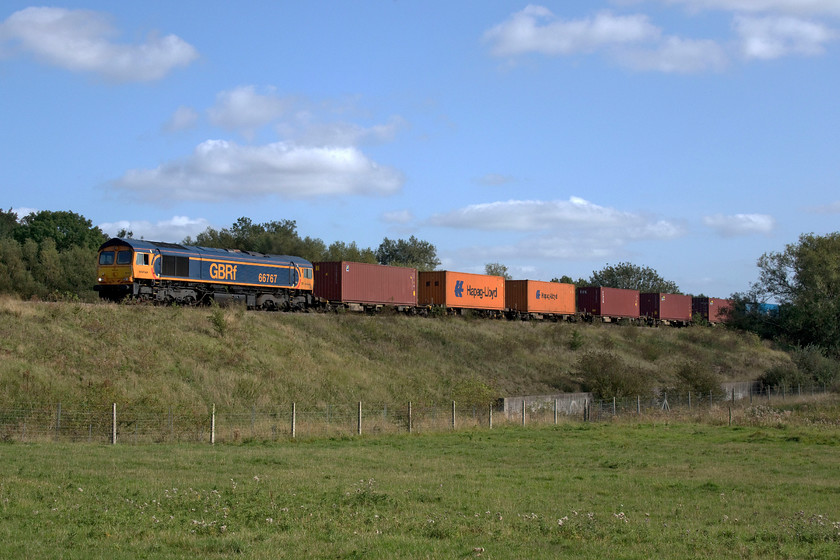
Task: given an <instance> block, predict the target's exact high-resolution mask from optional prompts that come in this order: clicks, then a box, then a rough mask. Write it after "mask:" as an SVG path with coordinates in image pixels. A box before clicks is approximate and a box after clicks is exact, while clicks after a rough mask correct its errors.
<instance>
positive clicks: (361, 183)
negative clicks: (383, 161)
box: [111, 140, 404, 201]
mask: <svg viewBox="0 0 840 560" xmlns="http://www.w3.org/2000/svg"><path fill="white" fill-rule="evenodd" d="M403 182H404V179H403V177H402V174H401V173H399V172H398V171H397V170H395V169H392V168H390V167H385V166H381V165H379V164H377V163H376V162H374V161H371V160H370V159H368V158H367V157H366V156H365V155H364V154H363V153H362V152H361V151H359V150H358V149H356V148H352V147H338V148H312V147H305V146H298V145H295V144H290V143H285V142H276V143H273V144H266V145H262V146H240V145H238V144H235V143H233V142H227V141H224V140H208V141H205V142H203V143H201V144H199V145H198V146H197V147H196V149H195V151H194V152H193V154H192V155H190V156H189V157H187V158H185V159H182V160H178V161H173V162H169V163H165V164H163V165H160V166H158V167H157V168H155V169H135V170H130V171H128V172H126V173H125V174H124V175H123V176H122V177H121V178H119V179H117V180H115V181H113V182H112V183H111V187H112V188H114V189H117V190H121V191H126V192H128V193H130V194H132V195H134V196H135V197H137V198H141V199H146V200H155V201H166V200H167V199H171V200H203V201H222V200H228V199H232V198H241V197H262V196H268V195H277V196H280V197H283V198H294V199H303V198H314V197H318V196H340V195H388V194H393V193H395V192H397V191H398V190H400V189H401V188H402V185H403Z"/></svg>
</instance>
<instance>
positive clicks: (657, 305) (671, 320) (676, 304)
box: [639, 292, 692, 325]
mask: <svg viewBox="0 0 840 560" xmlns="http://www.w3.org/2000/svg"><path fill="white" fill-rule="evenodd" d="M691 300H692V298H691V296H686V295H682V294H663V293H661V292H646V293H643V294H639V314H640V315H641V316H642V317H644V318H645V319H647V321H648V322H650V323H653V324H658V323H665V324H676V325H687V324H688V323H690V322H691Z"/></svg>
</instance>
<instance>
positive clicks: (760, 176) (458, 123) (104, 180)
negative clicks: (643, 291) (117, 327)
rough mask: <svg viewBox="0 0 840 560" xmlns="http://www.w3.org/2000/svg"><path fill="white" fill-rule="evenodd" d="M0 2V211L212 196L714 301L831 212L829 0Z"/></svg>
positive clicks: (187, 208) (170, 217)
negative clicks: (633, 276)
mask: <svg viewBox="0 0 840 560" xmlns="http://www.w3.org/2000/svg"><path fill="white" fill-rule="evenodd" d="M2 10H3V11H2V12H0V123H1V125H0V150H2V157H0V189H2V196H0V205H2V207H3V209H8V208H13V209H15V210H16V211H18V212H19V214H21V215H23V214H25V213H28V212H29V211H31V210H72V211H74V212H77V213H80V214H82V215H84V216H85V217H87V218H89V219H90V220H92V221H93V223H94V224H96V225H99V226H100V227H101V228H102V229H103V230H104V231H106V233H109V234H115V233H116V231H117V230H119V229H120V228H123V227H125V228H128V229H130V230H132V231H133V232H134V234H135V236H136V237H140V236H142V237H144V238H146V239H152V240H162V241H180V240H181V239H183V238H184V237H185V236H188V235H189V236H194V235H195V234H197V233H199V232H201V231H203V230H204V229H205V228H206V227H208V226H212V227H215V228H221V227H228V226H230V225H231V224H232V223H233V222H234V221H235V220H236V219H237V218H238V217H240V216H247V217H249V218H251V219H252V220H254V221H255V222H265V221H270V220H280V219H291V220H295V221H296V222H297V225H298V231H299V233H300V234H301V235H303V236H312V237H319V238H321V239H323V240H324V241H325V242H326V243H327V244H329V243H331V242H333V241H336V240H340V241H345V242H350V241H356V242H357V243H359V244H360V245H361V246H370V247H373V248H376V247H377V246H378V245H379V243H380V242H381V241H382V239H383V238H384V237H389V238H392V239H393V238H407V237H408V236H410V235H416V236H417V237H419V238H421V239H425V240H428V241H430V242H432V243H434V244H435V245H436V246H437V248H438V255H439V257H440V258H441V260H442V261H443V266H442V268H446V269H450V270H460V271H465V272H481V271H483V269H484V265H485V264H486V263H489V262H501V263H503V264H505V265H506V266H507V267H508V268H509V271H510V272H511V273H512V274H513V276H514V277H516V278H531V279H537V280H549V279H551V278H552V277H556V276H561V275H564V274H567V275H569V276H571V277H573V278H577V277H581V276H582V277H588V276H589V274H590V273H591V272H592V271H593V270H598V269H601V268H603V267H604V266H605V265H607V264H616V263H618V262H621V261H629V262H632V263H635V264H638V265H642V266H650V267H653V268H654V269H656V270H657V271H658V272H659V273H660V274H661V275H662V276H663V277H665V278H666V279H669V280H673V281H675V282H677V284H678V285H679V286H680V288H681V289H682V290H683V291H685V292H689V293H705V294H707V295H711V296H716V297H725V296H727V295H729V294H730V293H732V292H734V291H743V290H745V289H746V288H747V287H748V285H749V283H750V282H752V281H754V280H755V279H756V277H757V269H756V267H755V262H756V259H757V258H758V257H759V256H760V255H761V254H762V253H764V252H767V251H778V250H781V249H783V248H784V246H785V245H786V244H788V243H793V242H796V240H797V239H798V236H799V235H800V234H801V233H808V232H815V233H818V234H821V233H828V232H832V231H836V230H837V229H838V227H837V223H838V218H840V192H838V186H840V103H838V101H837V100H838V98H840V95H838V89H840V88H838V86H840V79H839V78H840V0H613V1H609V0H602V1H595V0H587V1H570V0H565V1H554V2H548V1H546V2H536V3H533V4H527V3H525V2H501V1H498V2H488V1H485V0H483V1H474V2H471V1H454V2H453V1H451V0H450V1H434V0H424V1H422V2H421V1H405V0H383V1H361V2H343V1H328V2H323V1H307V2H280V1H277V2H236V3H234V2H212V1H195V2H189V1H179V2H157V1H147V2H142V3H141V2H85V1H81V2H76V3H72V4H70V3H63V2H59V3H54V4H52V5H49V6H46V7H44V6H34V5H30V4H27V3H23V2H14V1H11V2H10V1H7V2H4V3H3V8H2Z"/></svg>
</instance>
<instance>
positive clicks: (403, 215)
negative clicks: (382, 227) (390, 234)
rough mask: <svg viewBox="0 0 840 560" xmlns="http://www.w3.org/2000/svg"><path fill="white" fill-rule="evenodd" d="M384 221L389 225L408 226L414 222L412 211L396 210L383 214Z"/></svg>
mask: <svg viewBox="0 0 840 560" xmlns="http://www.w3.org/2000/svg"><path fill="white" fill-rule="evenodd" d="M382 221H383V222H385V223H387V224H408V223H411V222H412V221H414V214H412V213H411V210H394V211H393V212H385V213H384V214H382Z"/></svg>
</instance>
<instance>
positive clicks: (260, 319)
mask: <svg viewBox="0 0 840 560" xmlns="http://www.w3.org/2000/svg"><path fill="white" fill-rule="evenodd" d="M592 352H601V353H603V352H607V353H609V357H610V362H611V363H613V364H614V365H615V367H616V368H628V369H631V370H632V372H635V373H634V375H636V374H638V375H644V376H646V377H648V378H650V379H651V380H654V381H655V382H657V383H661V384H664V385H668V384H669V383H673V382H674V376H675V373H674V372H675V371H676V370H677V369H679V367H680V365H681V364H685V363H686V362H689V361H690V362H692V363H693V364H694V367H696V368H698V370H700V371H707V372H712V373H713V374H714V375H716V376H717V378H719V379H720V381H727V380H738V381H742V380H749V379H754V378H756V377H757V376H758V375H760V374H761V373H762V372H763V371H764V370H765V369H767V368H768V367H770V366H771V365H774V364H778V363H784V362H787V361H789V358H788V356H787V355H786V354H784V353H782V352H779V351H776V350H773V349H771V348H770V347H768V346H767V345H765V344H764V343H762V342H760V341H759V340H758V339H757V338H755V337H753V336H749V335H744V334H742V333H735V332H729V331H726V330H725V329H722V328H706V327H693V328H686V329H672V328H659V329H653V328H638V327H625V326H617V325H586V324H569V323H519V322H506V321H483V320H468V319H463V318H457V319H456V318H449V319H422V318H417V317H401V316H378V317H369V316H363V315H354V314H339V315H322V314H279V313H261V312H246V311H244V310H242V309H218V308H217V309H209V308H197V309H196V308H178V307H151V306H126V305H114V304H94V305H86V304H77V303H55V304H50V303H31V302H20V301H17V300H14V299H0V388H1V390H0V408H14V407H18V406H24V405H25V406H33V405H36V406H37V405H47V404H53V403H56V402H63V403H68V404H73V405H90V406H101V405H108V404H110V403H111V402H117V403H125V404H128V405H133V406H144V407H153V406H161V407H163V406H167V405H168V406H173V405H176V406H186V407H193V408H198V409H205V408H206V407H207V406H208V404H209V403H217V404H218V405H220V406H225V407H230V408H235V407H242V408H246V407H252V406H256V407H263V406H271V405H274V404H277V403H287V402H291V401H297V402H309V403H327V402H333V403H347V402H353V401H355V400H364V401H366V402H405V401H407V400H412V401H418V402H419V401H425V402H446V401H448V400H452V399H454V400H456V401H458V402H461V403H469V402H481V401H485V402H486V400H488V399H491V398H495V397H499V396H511V395H523V394H525V395H527V394H531V395H533V394H550V393H555V392H560V391H577V390H580V389H586V388H587V387H588V386H589V385H590V382H591V380H589V379H586V378H585V377H584V376H583V375H582V374H581V373H580V371H579V369H580V368H578V364H579V361H580V359H581V357H582V356H585V355H587V354H588V353H590V354H591V353H592Z"/></svg>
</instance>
